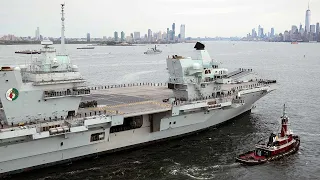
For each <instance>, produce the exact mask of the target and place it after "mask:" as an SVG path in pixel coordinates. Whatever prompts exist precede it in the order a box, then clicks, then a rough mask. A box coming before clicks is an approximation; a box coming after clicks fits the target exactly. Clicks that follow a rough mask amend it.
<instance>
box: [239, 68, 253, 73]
mask: <svg viewBox="0 0 320 180" xmlns="http://www.w3.org/2000/svg"><path fill="white" fill-rule="evenodd" d="M239 71H250V72H252V69H244V68H239Z"/></svg>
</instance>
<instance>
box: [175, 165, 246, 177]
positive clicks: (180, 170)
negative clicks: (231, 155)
mask: <svg viewBox="0 0 320 180" xmlns="http://www.w3.org/2000/svg"><path fill="white" fill-rule="evenodd" d="M173 163H174V164H175V165H174V166H172V167H171V168H172V169H171V170H169V173H170V174H171V175H179V174H181V175H185V176H188V177H190V178H192V179H199V180H207V179H215V178H216V174H217V171H221V170H224V169H231V168H236V167H238V166H240V164H239V163H232V164H227V165H213V166H207V167H197V166H191V167H182V165H180V164H179V163H177V162H173ZM169 169H170V168H169Z"/></svg>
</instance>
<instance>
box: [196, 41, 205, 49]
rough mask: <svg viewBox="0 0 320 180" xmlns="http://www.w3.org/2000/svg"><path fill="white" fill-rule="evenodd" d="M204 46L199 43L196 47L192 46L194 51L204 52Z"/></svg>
mask: <svg viewBox="0 0 320 180" xmlns="http://www.w3.org/2000/svg"><path fill="white" fill-rule="evenodd" d="M204 47H205V46H204V44H202V43H201V42H197V43H196V45H195V46H194V48H195V49H196V50H204Z"/></svg>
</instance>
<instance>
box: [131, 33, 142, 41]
mask: <svg viewBox="0 0 320 180" xmlns="http://www.w3.org/2000/svg"><path fill="white" fill-rule="evenodd" d="M133 37H134V40H138V39H140V38H141V36H140V32H134V33H133Z"/></svg>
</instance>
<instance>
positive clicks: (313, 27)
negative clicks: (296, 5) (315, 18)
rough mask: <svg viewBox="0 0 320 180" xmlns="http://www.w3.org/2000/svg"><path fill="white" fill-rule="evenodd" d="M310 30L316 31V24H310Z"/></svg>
mask: <svg viewBox="0 0 320 180" xmlns="http://www.w3.org/2000/svg"><path fill="white" fill-rule="evenodd" d="M310 32H311V33H316V25H310Z"/></svg>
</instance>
